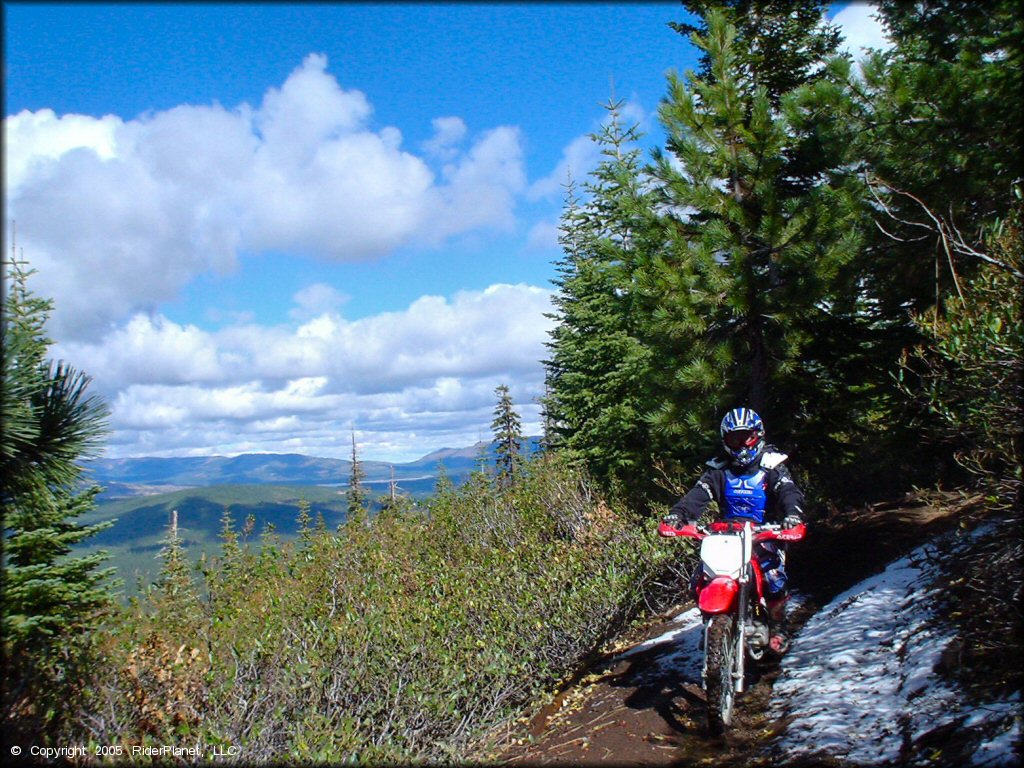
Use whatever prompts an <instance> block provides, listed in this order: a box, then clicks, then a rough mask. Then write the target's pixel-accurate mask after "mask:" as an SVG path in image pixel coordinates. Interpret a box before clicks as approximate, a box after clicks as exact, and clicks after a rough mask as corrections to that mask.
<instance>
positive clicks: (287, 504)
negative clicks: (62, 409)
mask: <svg viewBox="0 0 1024 768" xmlns="http://www.w3.org/2000/svg"><path fill="white" fill-rule="evenodd" d="M539 444H540V439H539V438H526V439H525V440H524V445H523V449H524V451H525V452H527V453H532V452H534V451H536V450H537V448H538V446H539ZM496 455H497V454H496V451H495V446H494V444H488V443H485V442H481V443H477V444H476V445H473V446H469V447H468V448H442V449H441V450H438V451H434V452H433V453H429V454H427V455H426V456H424V457H423V458H421V459H417V460H416V461H410V462H405V463H396V464H389V463H387V462H381V461H366V462H360V463H361V465H362V468H363V470H364V471H365V473H366V475H365V479H364V481H363V483H364V484H365V485H366V486H368V487H367V491H368V497H369V501H370V504H371V508H375V507H376V505H378V504H379V503H380V499H381V498H382V497H383V496H384V495H386V494H387V493H388V483H390V482H391V479H392V473H393V476H394V479H395V483H396V485H397V486H398V488H397V490H398V493H399V494H400V495H402V496H404V497H407V498H411V499H413V500H417V499H423V498H426V497H429V496H430V495H431V494H432V493H433V492H434V489H435V488H436V487H437V478H438V476H439V474H440V471H441V467H444V471H445V474H446V475H447V476H448V477H449V478H450V479H451V481H452V482H453V483H455V484H456V485H459V484H461V483H462V482H463V481H464V480H465V479H466V478H468V477H469V476H470V474H471V473H472V472H473V471H474V470H476V469H477V468H478V467H479V466H480V465H481V462H483V463H485V464H486V465H488V466H493V465H494V459H495V457H496ZM85 468H86V470H87V472H88V479H89V480H91V481H92V482H94V483H96V484H98V485H100V486H102V487H103V488H104V491H103V493H102V494H100V496H99V497H98V499H97V502H98V503H97V506H96V508H95V509H93V510H91V511H89V512H87V513H86V514H84V515H83V517H82V519H81V520H80V521H79V522H81V523H83V524H93V523H100V522H105V521H111V522H113V525H112V526H111V527H109V528H107V529H105V530H103V531H100V532H99V533H98V534H96V535H95V536H92V537H90V538H89V539H87V540H86V541H84V542H83V543H81V544H79V545H78V547H77V548H78V549H79V550H80V551H83V552H92V551H95V550H96V549H104V550H106V551H107V552H108V553H109V555H110V561H109V562H110V564H111V565H114V566H115V567H116V569H117V572H118V574H119V575H120V577H121V578H122V579H123V580H124V582H125V589H126V593H127V594H129V595H130V594H133V593H135V592H136V591H137V588H138V586H139V585H144V584H148V583H150V582H151V581H152V579H153V577H154V576H155V574H156V572H157V571H158V569H159V566H160V560H159V558H158V557H157V554H158V553H159V552H160V550H161V549H162V547H163V543H164V541H165V539H166V536H167V530H168V524H169V522H170V516H171V511H172V510H175V511H176V512H177V518H178V524H179V533H180V536H181V539H182V543H183V545H184V546H185V548H186V551H187V552H188V553H189V555H190V556H191V557H192V558H193V559H197V558H198V557H200V556H201V555H202V554H206V555H213V554H215V553H217V552H218V551H219V548H220V541H219V535H220V531H221V528H222V526H223V519H224V515H225V512H229V513H230V515H231V517H232V519H233V520H234V524H235V526H236V530H238V529H239V528H240V527H241V526H242V525H243V523H244V521H245V520H246V519H247V518H250V517H251V518H252V520H253V523H254V534H253V535H257V536H258V535H259V532H261V531H264V530H265V529H266V528H267V527H268V526H272V527H273V528H274V530H275V531H277V532H278V533H280V534H282V535H283V536H285V537H290V536H294V535H295V533H296V529H297V520H298V511H299V501H300V500H302V499H304V500H306V501H308V502H309V503H310V505H311V511H312V514H313V515H314V517H316V516H320V515H322V516H323V518H324V521H325V523H326V524H327V525H328V526H329V527H330V528H332V529H333V528H334V527H335V526H337V525H338V524H340V523H342V522H344V520H345V513H346V510H347V503H348V502H347V500H346V498H345V488H346V486H347V485H348V482H349V477H350V476H351V473H352V462H350V461H346V460H343V459H324V458H317V457H314V456H303V455H300V454H293V453H288V454H277V453H250V454H243V455H241V456H231V457H228V456H202V457H196V456H191V457H177V458H156V457H144V458H137V459H98V460H95V461H91V462H88V463H87V464H86V465H85Z"/></svg>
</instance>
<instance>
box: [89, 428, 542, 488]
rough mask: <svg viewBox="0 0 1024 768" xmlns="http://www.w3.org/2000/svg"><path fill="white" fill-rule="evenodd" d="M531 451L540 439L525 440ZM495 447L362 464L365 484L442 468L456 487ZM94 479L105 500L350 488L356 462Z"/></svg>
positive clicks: (132, 470)
mask: <svg viewBox="0 0 1024 768" xmlns="http://www.w3.org/2000/svg"><path fill="white" fill-rule="evenodd" d="M524 443H525V444H524V446H523V449H524V451H526V452H527V453H532V452H534V451H536V450H537V447H538V445H539V443H540V438H537V437H529V438H525V440H524ZM495 456H496V453H495V445H494V444H493V443H490V444H489V443H486V442H480V443H477V444H476V445H473V446H469V447H467V448H442V449H440V450H437V451H434V452H432V453H429V454H427V455H426V456H424V457H422V458H420V459H416V460H415V461H410V462H404V463H394V464H392V463H388V462H382V461H361V462H360V465H361V466H362V469H363V472H364V473H365V480H364V482H365V483H367V484H369V485H375V484H387V483H389V482H390V481H391V479H392V477H394V479H395V481H396V482H398V483H399V484H401V483H402V482H403V481H404V482H406V483H409V482H411V481H417V484H421V483H422V481H425V480H430V479H435V478H436V477H437V476H438V474H439V472H440V467H442V466H443V467H444V471H445V473H446V474H447V475H448V476H449V477H451V478H452V480H453V481H455V482H456V483H457V482H458V481H459V480H460V479H463V478H464V477H466V476H467V475H469V474H470V473H471V472H472V471H473V470H474V469H476V468H477V467H478V466H480V463H481V461H484V462H486V463H488V464H493V463H494V459H495ZM84 467H85V469H86V471H87V472H88V476H89V479H90V480H92V481H93V482H95V483H97V484H98V485H101V486H103V488H104V489H105V490H104V493H103V495H102V497H101V498H102V499H103V500H107V501H109V500H112V499H117V498H127V497H132V496H140V495H150V494H154V493H164V492H167V491H174V490H178V489H182V488H196V487H204V486H214V485H334V486H344V485H347V484H348V481H349V477H350V476H351V474H352V462H351V461H348V460H346V459H325V458H318V457H315V456H304V455H302V454H297V453H247V454H242V455H239V456H230V457H229V456H181V457H171V458H157V457H141V458H134V459H96V460H93V461H90V462H87V463H85V464H84Z"/></svg>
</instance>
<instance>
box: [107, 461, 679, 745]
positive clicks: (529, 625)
mask: <svg viewBox="0 0 1024 768" xmlns="http://www.w3.org/2000/svg"><path fill="white" fill-rule="evenodd" d="M225 545H226V546H225V553H224V559H223V560H222V561H221V562H219V563H212V564H206V566H205V589H204V590H201V592H204V593H205V595H206V596H205V597H204V598H201V599H200V600H201V606H200V608H201V610H200V611H199V615H200V618H199V620H198V623H192V622H191V621H189V622H182V621H180V620H178V621H171V620H170V618H171V617H168V616H164V615H161V611H163V610H166V609H167V607H168V606H169V605H171V604H170V603H168V602H167V601H166V600H163V601H161V600H160V599H159V595H153V596H152V597H151V599H150V600H149V601H148V603H147V602H143V603H139V604H138V605H137V607H136V609H135V610H134V612H129V613H131V618H130V619H129V620H126V621H125V624H124V627H123V630H122V633H123V634H122V637H121V638H120V640H119V642H120V648H121V649H122V650H121V652H120V655H117V654H112V655H111V656H110V658H111V659H112V660H113V661H112V663H111V665H110V671H108V672H107V673H106V674H107V680H106V683H105V690H106V691H107V693H106V694H105V695H106V697H107V700H108V703H107V708H108V709H109V710H117V711H118V715H117V717H115V718H112V719H110V720H109V722H108V728H107V731H106V732H103V733H99V732H97V731H96V730H94V731H93V734H92V735H93V738H94V739H97V740H106V743H114V742H118V741H119V742H123V743H130V742H135V743H137V742H139V741H140V740H144V739H153V740H155V742H159V741H160V739H168V740H170V739H172V738H177V739H179V740H180V739H181V737H182V734H188V735H189V737H190V738H192V739H194V740H196V741H197V742H202V743H204V744H207V745H214V744H228V745H234V746H236V747H240V748H241V749H242V755H243V756H244V758H245V760H246V761H247V762H253V761H254V762H261V761H270V760H273V761H281V760H292V761H295V762H302V763H306V762H310V761H330V762H341V761H350V760H351V761H359V762H381V761H385V762H387V761H392V762H394V761H397V762H408V761H416V760H430V761H436V760H446V759H447V760H453V759H458V758H459V757H460V756H464V755H465V753H466V750H467V749H468V748H469V747H470V745H471V744H472V743H473V741H474V739H477V738H479V737H480V736H481V735H482V734H483V733H484V732H485V731H486V730H487V729H488V728H491V727H493V726H494V725H496V724H497V723H499V722H501V721H503V720H504V719H506V718H509V717H511V716H513V715H514V714H516V713H517V712H518V711H519V710H521V708H522V707H523V706H524V705H525V704H527V703H529V702H531V701H533V700H535V698H536V697H537V696H538V694H539V693H541V692H542V691H543V690H545V689H549V688H551V687H552V686H553V685H555V684H556V683H557V682H558V681H560V680H561V679H564V678H565V677H567V676H568V675H570V674H571V673H572V672H574V671H575V670H576V669H577V668H578V666H579V665H580V664H581V663H582V662H583V660H584V659H585V658H586V657H587V656H588V655H589V654H590V653H592V652H593V651H594V650H596V649H597V648H599V647H600V646H601V645H602V644H603V643H604V642H605V641H606V640H608V639H609V638H610V637H611V636H612V635H613V634H614V633H615V632H617V631H618V630H620V629H622V628H623V627H624V626H625V624H626V622H627V621H628V620H629V619H630V618H631V617H632V616H634V615H635V614H636V612H637V611H638V609H639V608H640V607H641V606H642V605H643V601H644V594H645V591H646V590H647V589H648V588H649V587H650V585H651V583H652V581H653V579H654V578H655V577H656V575H658V574H660V573H661V572H663V570H664V568H665V565H666V563H667V562H668V559H669V558H670V557H671V556H672V549H673V548H667V547H663V546H660V545H659V543H658V542H657V541H656V539H655V537H653V536H652V535H651V531H649V530H644V529H643V528H641V527H639V526H637V525H636V522H635V521H634V520H631V519H629V518H628V516H627V515H626V514H625V513H624V512H623V511H622V510H619V509H615V508H613V507H610V506H608V505H607V504H606V503H604V502H603V501H602V500H600V499H599V498H597V497H596V496H595V495H594V493H593V492H592V491H591V490H590V486H589V484H588V482H587V480H586V479H585V478H584V477H583V476H582V475H580V474H579V473H578V472H577V471H575V470H573V469H571V468H569V467H567V466H565V465H564V464H563V463H562V462H561V461H560V460H558V459H557V458H552V457H550V456H546V457H543V458H540V459H536V460H534V461H532V462H530V463H529V465H528V466H527V467H526V468H525V470H524V472H523V474H522V476H521V478H520V479H519V480H518V481H517V482H516V483H515V484H514V485H508V484H504V486H503V487H501V488H500V489H499V488H497V487H496V484H494V483H492V481H491V479H490V478H488V477H487V476H486V475H484V474H482V473H480V474H477V475H475V476H474V477H473V478H472V479H471V480H470V481H469V482H468V483H466V484H465V485H464V486H463V487H461V488H459V489H455V488H453V487H452V486H451V485H450V484H443V485H442V486H441V487H440V488H439V489H438V492H437V494H436V495H435V497H434V498H432V499H431V500H430V502H429V504H427V505H426V506H425V507H423V508H411V507H408V506H406V507H404V508H403V507H402V506H401V505H399V506H398V507H396V508H394V509H388V510H385V511H383V512H382V513H381V514H379V515H377V516H376V517H374V518H373V519H372V521H370V523H369V524H367V522H366V521H359V522H357V521H353V522H350V523H348V524H346V525H345V526H343V527H342V528H341V529H339V531H338V532H336V533H328V532H326V531H322V530H321V531H307V533H306V535H305V537H304V539H302V540H300V541H299V542H296V543H289V544H284V545H282V544H280V543H279V542H275V541H268V540H266V539H265V540H264V542H263V544H262V546H261V547H260V548H259V550H253V549H250V548H240V547H239V546H238V545H237V540H236V539H234V538H232V537H231V535H230V531H228V533H227V535H226V536H225ZM174 610H175V611H177V612H179V614H180V612H181V607H180V606H178V607H176V608H175V609H174ZM186 613H187V614H188V615H189V616H192V615H194V614H193V612H192V611H191V610H189V611H187V612H186ZM118 667H120V668H119V669H117V668H118ZM115 670H116V673H115ZM157 702H163V705H162V708H161V707H160V706H158V705H157ZM168 743H174V742H170V741H168Z"/></svg>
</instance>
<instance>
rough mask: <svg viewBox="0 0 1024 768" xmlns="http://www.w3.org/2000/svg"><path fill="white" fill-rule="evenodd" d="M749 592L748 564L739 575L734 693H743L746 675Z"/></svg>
mask: <svg viewBox="0 0 1024 768" xmlns="http://www.w3.org/2000/svg"><path fill="white" fill-rule="evenodd" d="M749 594H750V566H749V565H747V566H746V567H744V569H743V571H742V574H741V575H740V593H739V595H738V598H739V601H740V604H739V605H738V606H737V608H736V651H735V653H734V654H733V659H734V660H735V663H734V668H733V673H732V686H733V690H734V691H736V693H743V685H744V679H745V675H746V670H745V666H746V660H747V637H746V634H747V607H748V606H749V605H750V601H749V600H748V599H747V596H748V595H749Z"/></svg>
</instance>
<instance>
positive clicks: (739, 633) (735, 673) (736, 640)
mask: <svg viewBox="0 0 1024 768" xmlns="http://www.w3.org/2000/svg"><path fill="white" fill-rule="evenodd" d="M749 573H750V568H749V566H748V567H746V568H744V569H743V571H742V575H741V576H740V579H739V583H740V590H739V594H738V595H737V598H738V600H739V605H738V606H737V607H736V613H735V614H734V616H733V622H734V624H733V633H732V636H733V656H732V658H733V664H732V671H731V672H730V674H731V676H732V687H733V690H734V691H736V693H743V691H744V681H745V679H746V669H745V667H746V659H747V610H748V605H749V600H748V599H747V595H749V594H750V577H749ZM711 621H712V620H711V619H705V620H704V642H703V643H702V645H703V647H704V666H703V668H702V669H701V673H700V676H701V682H702V684H703V686H704V688H705V690H706V689H707V680H708V649H709V648H710V647H711V646H710V644H709V641H708V628H709V627H710V626H711Z"/></svg>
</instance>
